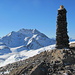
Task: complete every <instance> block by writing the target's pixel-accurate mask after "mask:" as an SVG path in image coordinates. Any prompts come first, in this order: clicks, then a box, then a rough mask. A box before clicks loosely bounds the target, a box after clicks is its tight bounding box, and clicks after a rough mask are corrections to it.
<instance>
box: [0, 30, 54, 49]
mask: <svg viewBox="0 0 75 75" xmlns="http://www.w3.org/2000/svg"><path fill="white" fill-rule="evenodd" d="M0 40H1V41H2V42H3V43H5V44H6V45H7V46H8V47H19V46H22V45H23V46H26V47H27V48H28V49H38V48H41V47H44V46H48V45H51V44H54V43H55V40H53V39H50V38H48V37H47V36H46V35H44V34H43V33H41V32H39V31H38V30H36V29H21V30H19V31H17V32H14V31H12V32H11V33H9V34H7V35H6V36H4V37H2V38H0Z"/></svg>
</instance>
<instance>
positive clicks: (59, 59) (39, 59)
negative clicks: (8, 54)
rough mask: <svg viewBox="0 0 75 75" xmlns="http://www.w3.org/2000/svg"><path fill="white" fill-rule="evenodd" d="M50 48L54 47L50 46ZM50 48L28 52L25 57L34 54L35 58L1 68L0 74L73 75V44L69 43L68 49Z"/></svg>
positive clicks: (74, 69)
mask: <svg viewBox="0 0 75 75" xmlns="http://www.w3.org/2000/svg"><path fill="white" fill-rule="evenodd" d="M51 47H55V46H54V45H52V46H51ZM51 47H50V46H47V47H45V50H44V48H41V49H38V50H33V51H30V52H29V53H27V55H32V54H34V53H35V54H34V55H35V56H33V57H30V58H28V59H25V60H22V61H18V62H15V63H12V64H8V65H7V66H4V67H1V68H0V74H1V75H75V61H74V60H75V42H73V43H72V42H71V43H70V48H69V49H55V48H54V49H52V48H51ZM50 48H51V49H50ZM40 51H41V52H40ZM37 52H38V53H37ZM22 53H24V52H22ZM22 55H23V54H22ZM16 58H17V56H16Z"/></svg>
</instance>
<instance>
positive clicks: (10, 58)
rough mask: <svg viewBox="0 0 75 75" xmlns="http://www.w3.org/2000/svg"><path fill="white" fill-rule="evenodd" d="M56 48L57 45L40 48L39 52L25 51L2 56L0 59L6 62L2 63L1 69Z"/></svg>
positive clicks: (0, 63) (0, 64)
mask: <svg viewBox="0 0 75 75" xmlns="http://www.w3.org/2000/svg"><path fill="white" fill-rule="evenodd" d="M54 48H55V45H50V46H46V47H42V48H39V49H37V50H29V51H26V50H23V51H20V52H15V53H9V54H6V55H2V56H0V59H5V60H4V61H1V62H0V67H1V66H5V65H7V64H9V63H13V62H17V61H20V60H24V59H27V58H29V57H32V56H34V55H37V54H39V53H41V52H43V51H47V50H52V49H54ZM14 49H15V48H14Z"/></svg>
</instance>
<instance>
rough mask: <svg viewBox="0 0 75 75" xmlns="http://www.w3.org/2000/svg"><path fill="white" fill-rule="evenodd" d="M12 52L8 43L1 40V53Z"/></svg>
mask: <svg viewBox="0 0 75 75" xmlns="http://www.w3.org/2000/svg"><path fill="white" fill-rule="evenodd" d="M7 53H11V50H10V48H9V47H8V46H6V44H4V43H2V42H0V55H3V54H7Z"/></svg>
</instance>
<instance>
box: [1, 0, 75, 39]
mask: <svg viewBox="0 0 75 75" xmlns="http://www.w3.org/2000/svg"><path fill="white" fill-rule="evenodd" d="M74 2H75V1H68V0H66V1H60V0H59V1H56V0H54V1H50V0H43V1H42V0H32V1H31V0H11V1H10V0H7V1H6V0H3V1H0V10H1V14H0V27H1V28H0V31H1V34H0V37H3V36H5V35H7V34H8V33H10V32H12V31H18V30H20V29H22V28H24V29H37V30H38V31H40V32H41V33H44V34H45V35H47V36H48V37H49V38H55V37H56V21H57V13H58V12H57V10H58V9H59V7H60V5H64V8H66V10H67V23H68V24H67V25H68V26H67V29H68V31H69V32H68V35H69V37H70V38H75V36H74V28H75V26H74V24H75V23H74V19H75V17H74V13H75V11H74V8H73V7H74Z"/></svg>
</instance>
